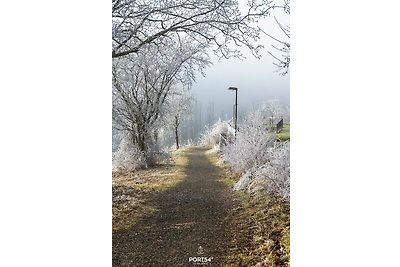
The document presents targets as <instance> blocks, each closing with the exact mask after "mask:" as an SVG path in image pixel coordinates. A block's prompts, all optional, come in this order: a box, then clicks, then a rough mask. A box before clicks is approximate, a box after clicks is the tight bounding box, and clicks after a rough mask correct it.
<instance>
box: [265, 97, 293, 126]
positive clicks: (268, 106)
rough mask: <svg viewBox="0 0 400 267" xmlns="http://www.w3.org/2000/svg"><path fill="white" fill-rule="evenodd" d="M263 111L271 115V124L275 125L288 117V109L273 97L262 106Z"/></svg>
mask: <svg viewBox="0 0 400 267" xmlns="http://www.w3.org/2000/svg"><path fill="white" fill-rule="evenodd" d="M261 109H262V112H263V113H264V114H266V115H267V116H268V117H269V124H272V125H275V124H276V123H277V122H278V121H279V120H280V119H282V118H284V117H287V114H286V113H287V109H285V108H284V107H283V106H282V105H281V103H280V102H279V100H278V99H271V100H268V101H266V102H264V104H263V105H262V107H261Z"/></svg>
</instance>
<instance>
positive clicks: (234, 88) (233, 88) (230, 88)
mask: <svg viewBox="0 0 400 267" xmlns="http://www.w3.org/2000/svg"><path fill="white" fill-rule="evenodd" d="M228 90H235V91H237V87H232V86H231V87H229V88H228Z"/></svg>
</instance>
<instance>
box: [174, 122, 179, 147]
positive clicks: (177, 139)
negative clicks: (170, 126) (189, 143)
mask: <svg viewBox="0 0 400 267" xmlns="http://www.w3.org/2000/svg"><path fill="white" fill-rule="evenodd" d="M175 142H176V149H179V136H178V127H175Z"/></svg>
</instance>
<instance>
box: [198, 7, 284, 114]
mask: <svg viewBox="0 0 400 267" xmlns="http://www.w3.org/2000/svg"><path fill="white" fill-rule="evenodd" d="M239 2H240V4H241V5H242V7H245V2H243V1H239ZM274 16H275V17H276V18H277V19H278V20H279V21H280V23H281V24H282V25H284V26H289V15H287V14H284V13H283V12H274V13H273V14H272V16H271V17H270V18H268V19H265V20H263V21H260V24H259V26H261V28H262V29H263V30H264V31H266V32H267V33H269V34H271V35H272V36H274V37H275V38H278V39H280V40H282V41H289V40H288V38H287V37H286V36H285V35H284V34H283V33H282V31H281V29H279V27H278V25H277V23H276V22H275V19H274ZM261 44H262V45H264V47H265V48H264V49H263V50H262V51H261V55H262V58H261V59H256V58H255V57H254V56H253V55H252V54H251V52H250V51H249V50H247V49H245V48H243V49H242V50H241V51H242V53H243V54H244V56H245V57H246V59H244V60H240V59H235V58H232V59H222V60H220V61H219V60H218V58H217V57H216V56H214V55H211V58H212V62H213V65H212V66H210V67H209V68H208V69H206V70H205V74H206V77H203V76H201V75H200V74H199V75H197V81H196V83H195V84H194V86H193V94H194V96H195V98H196V100H197V101H198V102H199V103H200V104H201V106H202V107H203V112H204V110H205V108H206V107H207V106H208V105H210V103H211V102H213V103H214V109H215V114H216V115H217V116H218V115H219V114H220V113H221V112H223V113H228V114H231V113H232V106H233V104H234V101H235V92H234V91H228V87H230V86H234V87H237V88H238V109H239V113H242V112H241V111H244V110H249V109H252V107H253V106H254V107H257V106H259V105H260V104H261V103H262V102H264V101H267V100H269V99H279V100H280V102H281V104H282V105H283V106H287V107H289V103H290V101H289V92H290V88H289V87H290V84H289V77H290V72H289V73H288V74H286V75H285V76H282V75H280V74H278V73H277V72H276V71H277V67H276V66H275V65H274V64H273V62H275V61H276V60H275V59H274V58H273V57H272V56H271V55H269V54H268V51H270V52H271V53H273V54H274V55H280V53H279V52H278V51H277V50H275V49H274V48H272V46H271V45H275V46H278V47H279V43H277V42H276V41H273V40H272V39H271V38H269V37H267V36H265V35H264V36H263V37H262V38H261Z"/></svg>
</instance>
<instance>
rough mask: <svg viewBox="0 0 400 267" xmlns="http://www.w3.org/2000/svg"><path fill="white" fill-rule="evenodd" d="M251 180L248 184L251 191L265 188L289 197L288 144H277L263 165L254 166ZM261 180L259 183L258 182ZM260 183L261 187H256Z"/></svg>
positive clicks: (286, 197)
mask: <svg viewBox="0 0 400 267" xmlns="http://www.w3.org/2000/svg"><path fill="white" fill-rule="evenodd" d="M251 171H252V177H253V181H252V183H251V184H250V186H249V189H250V190H252V191H257V189H265V190H267V192H269V193H273V194H276V195H278V196H280V197H282V198H283V199H285V200H288V199H289V197H290V144H289V142H287V143H285V144H278V145H277V146H276V147H275V148H274V149H273V150H272V151H271V154H270V160H269V161H268V162H267V163H265V164H264V165H262V166H260V167H258V168H254V169H253V170H251ZM260 182H261V183H260ZM259 184H261V188H260V187H259V188H256V187H257V185H259Z"/></svg>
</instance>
